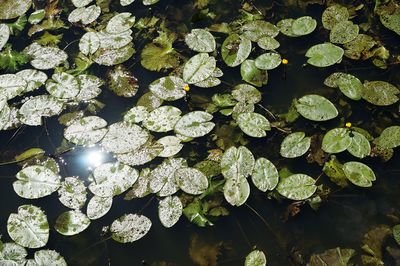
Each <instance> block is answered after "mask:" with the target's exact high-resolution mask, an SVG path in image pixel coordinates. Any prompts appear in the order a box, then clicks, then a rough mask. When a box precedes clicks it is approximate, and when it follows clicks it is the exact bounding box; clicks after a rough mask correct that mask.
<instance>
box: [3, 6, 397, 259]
mask: <svg viewBox="0 0 400 266" xmlns="http://www.w3.org/2000/svg"><path fill="white" fill-rule="evenodd" d="M140 2H141V1H138V0H137V1H136V2H135V3H134V4H133V5H130V6H128V7H124V8H121V7H117V9H116V11H119V12H122V11H127V12H132V13H133V14H134V15H136V17H137V19H138V18H140V17H144V16H151V15H155V16H165V17H166V19H167V20H168V21H170V24H169V27H172V29H171V30H172V31H175V30H176V31H184V29H182V27H183V25H184V26H185V27H187V28H189V29H190V28H205V27H207V26H209V25H211V24H214V23H221V22H223V21H226V22H230V21H232V20H233V19H235V18H236V17H237V16H238V10H239V9H240V8H241V6H242V4H243V3H244V2H246V1H243V3H242V1H211V2H218V3H215V4H210V6H209V11H211V12H213V13H215V14H216V16H215V18H214V19H210V18H207V16H206V15H204V14H207V12H205V13H203V14H201V13H200V12H199V10H198V9H196V8H194V6H193V3H192V2H191V1H178V0H176V1H164V0H161V1H160V3H158V4H156V5H154V6H151V7H145V6H143V5H142V4H141V3H140ZM247 2H248V3H252V4H254V7H257V9H259V10H260V12H262V13H264V12H266V17H267V18H266V20H267V21H270V22H272V23H277V22H278V21H279V20H280V19H282V18H290V17H293V18H296V17H300V16H305V15H308V16H312V17H313V18H315V19H316V20H317V23H318V26H317V29H316V31H315V32H313V33H312V34H310V35H307V36H304V37H299V38H289V37H286V36H284V35H281V34H280V35H279V36H278V37H277V40H278V41H279V42H280V43H281V46H280V48H278V49H277V51H278V52H279V53H280V54H281V56H282V58H287V59H288V61H289V63H288V64H287V65H280V66H279V67H278V68H276V69H273V70H271V71H269V76H268V84H267V85H263V86H262V87H260V88H258V89H259V90H260V91H261V92H262V101H261V102H260V104H261V105H262V106H263V107H265V108H267V109H268V110H269V111H271V112H272V113H274V114H275V115H279V114H284V113H286V112H287V111H288V108H289V106H290V105H291V103H292V100H293V99H294V98H299V97H301V96H303V95H306V94H319V95H323V96H325V97H327V98H329V99H330V100H331V101H332V102H334V103H335V104H336V105H337V106H339V105H340V108H342V109H340V111H339V112H340V116H339V117H338V118H336V119H335V120H332V121H328V122H322V123H319V124H318V126H316V123H315V122H312V121H309V120H306V119H304V118H299V119H298V120H297V121H296V122H294V123H293V124H287V125H285V126H286V127H287V128H289V129H291V128H294V131H305V132H306V133H307V135H310V136H311V135H313V134H320V132H323V131H324V130H325V131H327V130H328V129H331V128H334V127H340V126H343V125H344V123H345V122H348V121H349V122H352V123H353V124H354V125H357V126H358V127H361V128H364V129H366V130H368V131H369V132H370V133H371V134H372V135H373V136H374V137H377V136H379V133H380V132H381V130H382V129H383V128H385V127H387V126H389V125H399V122H400V120H399V113H398V109H399V105H398V103H395V104H394V105H391V106H388V107H382V108H381V107H374V106H372V105H369V104H367V103H366V102H365V101H351V100H349V99H348V98H345V97H344V96H343V95H341V94H340V93H338V90H337V89H332V88H328V87H327V86H325V85H324V80H325V78H326V77H327V76H329V75H330V74H331V73H333V72H339V71H341V72H346V73H349V74H352V75H354V76H356V77H358V78H359V79H360V80H361V81H364V80H383V81H388V82H390V83H391V84H394V85H397V86H398V84H399V81H400V78H399V77H400V71H399V68H398V66H397V67H396V66H389V67H388V68H387V69H379V68H378V67H375V66H374V65H373V64H372V62H371V60H365V61H357V60H348V59H343V61H342V63H340V64H335V65H333V66H330V67H326V68H316V67H313V66H311V65H306V66H305V64H306V61H307V58H306V57H305V56H304V54H305V53H306V51H307V50H308V48H309V47H311V46H312V45H314V44H317V43H322V42H326V41H328V40H329V37H327V36H328V34H327V33H326V30H324V29H323V28H322V26H321V14H322V12H323V11H324V9H325V8H326V5H324V4H319V3H318V2H319V1H313V2H316V3H314V4H310V5H308V6H306V5H300V6H298V5H296V4H295V3H292V2H295V1H282V2H280V1H274V2H271V1H253V2H252V1H247ZM299 2H302V1H299ZM359 3H364V2H363V1H357V4H359ZM347 4H353V5H356V4H355V2H354V3H353V2H351V3H350V2H348V3H347ZM364 4H365V5H366V6H368V8H370V6H371V4H370V3H367V2H365V3H364ZM116 6H118V5H116ZM252 12H255V11H254V10H253V11H252ZM360 13H361V12H360ZM366 13H368V12H366ZM357 20H360V21H364V20H365V18H363V17H362V15H360V16H359V17H357V18H356V19H355V21H357ZM173 27H176V29H175V28H173ZM374 34H376V35H373V36H380V37H379V38H381V39H380V40H381V41H382V42H383V44H384V45H385V46H386V47H387V48H388V49H389V50H391V52H392V53H393V54H397V55H398V54H399V50H398V47H399V45H398V44H399V43H400V42H399V41H400V38H399V36H398V35H396V34H395V33H393V32H390V31H389V30H386V29H381V30H380V31H379V32H374ZM25 36H26V35H25ZM77 36H78V37H77ZM79 36H81V34H77V33H76V32H73V31H72V30H71V32H67V33H65V36H64V39H63V41H62V42H61V43H60V44H59V47H60V48H64V47H66V46H67V43H69V42H72V41H74V40H76V39H77V38H79ZM215 37H216V39H217V43H219V45H220V44H221V43H222V41H223V40H224V38H226V35H224V34H220V33H216V34H215ZM327 38H328V39H327ZM22 40H23V41H19V40H18V39H17V38H13V39H11V40H10V42H11V43H15V46H16V47H21V48H24V47H25V46H27V45H29V44H30V43H31V42H32V40H31V39H29V38H26V37H24V38H23V39H22ZM147 42H149V40H145V41H141V40H134V43H135V46H136V50H137V53H136V54H135V55H134V56H133V58H131V59H130V60H129V61H127V62H126V63H124V65H125V66H127V67H129V69H130V70H131V71H132V73H133V74H134V75H135V77H136V78H137V79H138V85H139V92H138V93H137V95H135V96H134V97H132V98H124V97H119V96H116V95H115V94H114V93H113V92H111V91H110V90H108V89H107V86H108V85H104V86H103V87H102V89H103V91H102V93H101V94H100V95H99V96H98V97H97V100H98V101H100V102H102V103H104V104H105V106H104V108H102V109H101V110H99V112H98V113H97V115H98V116H100V117H102V118H104V119H105V120H106V121H107V122H108V124H109V125H110V124H112V123H115V122H117V121H120V120H121V119H122V117H123V114H124V113H125V112H126V111H127V110H129V109H130V108H131V107H132V106H134V105H135V104H136V102H137V100H138V99H139V98H140V96H141V95H143V94H144V93H146V92H148V86H149V84H150V83H151V82H152V81H154V80H156V79H158V78H160V77H163V76H166V75H167V73H168V72H165V73H164V72H152V71H148V70H146V69H144V68H143V67H142V66H141V65H140V62H139V60H140V59H139V55H140V53H139V52H140V50H141V49H142V48H143V46H144V43H147ZM78 49H79V48H78V43H77V42H75V43H71V45H68V47H66V52H67V53H68V54H74V53H76V51H77V50H78ZM176 49H177V50H178V51H180V52H182V54H184V55H185V56H186V57H188V58H190V57H191V56H193V55H194V54H195V53H194V52H191V51H190V50H188V49H187V47H185V44H184V42H182V40H180V41H178V42H177V44H176ZM217 51H218V52H217V54H219V51H220V47H219V46H218V47H217ZM216 56H217V57H218V55H216ZM218 60H219V61H218V63H217V64H218V66H219V67H220V68H221V69H222V71H223V72H224V76H223V78H222V80H223V83H222V84H221V85H219V86H218V87H216V88H206V89H204V88H197V87H195V86H191V89H190V91H189V92H188V97H187V99H186V101H184V100H179V101H177V102H176V103H173V105H174V106H178V107H179V108H182V109H185V108H186V109H194V110H199V106H200V104H199V101H200V100H202V99H203V98H205V99H208V100H209V99H210V98H211V96H212V95H213V94H214V93H216V92H218V93H226V92H229V91H230V90H231V88H232V85H236V84H239V83H243V81H242V77H241V74H240V67H236V68H229V67H227V66H226V65H224V64H223V62H222V60H221V59H220V57H219V59H218ZM220 61H221V62H220ZM106 70H107V67H103V66H98V65H93V66H91V68H90V73H92V74H96V75H97V76H98V77H100V78H102V79H107V76H106ZM49 73H51V72H49ZM50 75H51V74H49V76H50ZM41 90H42V91H40V92H38V94H43V91H44V89H41ZM21 99H22V98H20V99H19V100H21ZM16 102H17V101H16ZM258 112H259V113H261V114H263V115H266V116H267V117H268V113H267V112H265V111H264V110H263V108H261V107H260V108H259V110H258ZM214 120H215V121H217V122H216V123H220V125H222V124H224V123H226V121H228V119H227V118H226V117H224V116H222V115H220V114H215V116H214ZM278 120H279V118H278ZM215 121H214V122H215ZM64 129H65V126H63V125H60V124H59V122H58V120H57V116H55V117H50V118H46V119H45V123H44V125H43V126H36V127H31V126H21V127H19V128H17V129H12V130H7V131H0V161H1V162H6V161H10V160H12V159H13V158H14V156H15V155H18V154H20V153H21V152H23V151H25V150H27V149H29V148H33V147H40V148H42V149H43V150H45V152H46V154H47V155H54V154H57V153H58V152H59V147H60V146H61V143H62V142H63V139H64V136H63V132H64ZM284 136H285V134H284V133H282V132H281V131H279V130H277V129H272V131H270V132H267V137H266V138H251V137H245V139H246V140H247V143H246V147H248V148H249V149H250V150H251V151H252V153H253V154H254V156H255V157H256V158H259V157H266V158H268V159H270V160H271V161H272V162H274V164H275V165H276V166H277V168H278V169H279V170H280V169H282V168H284V167H287V168H289V169H290V171H291V172H293V173H307V174H308V175H309V176H311V177H313V178H315V179H317V178H318V185H321V184H324V185H325V186H326V187H329V188H330V192H329V193H328V195H327V196H326V198H324V199H323V200H322V203H321V205H320V207H319V208H318V210H313V209H312V208H311V207H310V206H309V204H308V203H307V202H305V201H303V202H301V203H300V204H299V205H298V207H299V209H297V208H296V206H294V205H291V203H293V201H291V200H288V199H284V198H282V197H281V198H280V199H279V200H277V199H275V198H274V197H273V196H271V195H269V194H267V193H264V192H261V191H259V190H257V189H256V188H255V187H254V186H253V185H252V184H251V193H250V196H249V198H248V200H247V201H246V203H245V204H244V205H242V206H240V207H232V206H228V204H225V205H224V206H225V207H226V208H227V209H228V210H229V212H230V214H229V216H226V217H221V218H218V219H216V220H215V221H214V225H213V226H206V227H204V228H201V227H198V226H196V225H195V224H192V223H190V222H189V221H188V219H186V217H183V216H182V217H181V218H180V220H179V222H178V223H177V224H176V225H175V226H173V227H172V228H169V229H167V228H164V227H163V226H162V224H161V223H160V221H159V219H158V215H157V207H158V200H159V199H158V198H157V197H155V196H153V195H148V196H146V197H145V198H142V199H134V200H131V201H127V200H124V196H123V195H120V196H117V197H115V198H114V202H113V207H112V208H111V210H110V211H109V212H108V213H107V214H106V215H105V216H104V217H102V218H101V219H98V220H95V221H92V223H91V225H90V226H89V228H88V229H86V230H85V231H84V232H82V233H80V234H78V235H75V236H63V235H60V234H58V233H57V232H56V231H55V230H54V229H53V225H54V223H55V220H56V219H57V217H58V216H59V215H60V214H61V213H62V212H64V211H67V208H66V207H64V206H63V205H62V204H61V203H60V202H59V200H58V195H57V193H53V194H52V195H50V196H47V197H44V198H41V199H34V200H28V199H23V198H21V197H19V196H18V195H17V194H16V193H15V192H14V190H13V186H12V184H13V182H14V181H15V174H16V173H17V172H18V171H20V170H21V165H19V164H10V165H2V166H0V195H1V199H2V200H1V204H0V234H1V235H2V238H1V240H2V241H3V242H9V241H11V239H10V238H9V236H8V233H7V219H8V216H9V215H10V213H15V212H16V211H17V208H18V206H20V205H23V204H33V205H35V206H39V207H41V208H42V209H43V210H44V211H45V213H46V215H47V219H48V221H49V224H50V238H49V241H48V243H47V246H46V247H47V248H49V249H54V250H57V251H58V252H59V253H60V254H61V255H62V256H63V257H64V258H65V260H66V261H67V263H68V264H69V265H214V264H213V263H212V262H210V261H217V265H243V263H244V260H245V257H246V255H247V254H248V253H249V252H250V251H251V250H252V249H253V248H254V247H256V248H257V249H258V250H261V251H263V252H264V253H265V254H266V257H267V260H268V265H305V263H306V262H307V261H308V260H309V258H310V256H311V255H312V254H315V253H322V252H323V251H325V250H328V249H331V248H336V247H341V248H351V249H355V251H356V253H357V254H358V255H357V256H356V257H355V261H356V262H358V263H360V261H361V260H360V257H359V255H361V254H366V253H365V251H363V250H362V248H361V246H362V245H363V243H362V240H363V237H364V235H365V234H366V233H367V232H368V231H369V230H371V229H372V228H375V227H376V226H378V225H382V224H383V225H387V226H389V227H392V226H393V225H395V224H396V223H399V221H400V201H399V195H398V193H399V191H400V154H399V151H398V149H397V150H396V149H395V152H394V155H393V158H391V159H390V160H389V161H388V162H385V163H383V162H381V161H380V160H379V159H377V158H366V159H363V160H362V161H363V162H366V163H367V164H368V165H369V166H370V167H371V168H372V169H373V170H374V172H375V174H376V176H377V180H376V181H375V182H374V183H373V186H372V187H370V188H361V187H356V186H354V185H350V186H348V187H347V188H340V187H339V186H335V185H334V184H333V183H332V182H331V181H330V180H329V178H328V177H327V176H326V175H322V176H320V175H321V173H322V166H320V165H318V164H317V163H315V162H314V163H309V162H308V161H307V158H306V157H307V156H302V157H299V158H296V159H285V158H282V157H281V156H280V155H279V146H280V143H281V141H282V139H283V137H284ZM64 141H65V140H64ZM236 145H237V146H238V144H236ZM69 146H70V147H72V146H73V145H69ZM211 148H217V147H216V145H215V144H213V143H211V144H210V139H209V138H207V137H203V138H198V139H196V141H194V142H189V143H188V144H187V145H185V147H184V149H183V150H182V151H181V152H180V154H179V156H182V157H184V158H188V160H189V164H190V165H193V164H195V163H196V162H197V161H200V160H203V159H204V158H206V157H207V150H209V149H211ZM199 158H200V159H199ZM338 158H340V160H341V161H342V162H345V161H349V160H354V158H353V159H351V158H352V157H351V156H350V155H349V154H344V155H343V154H341V155H338ZM56 159H57V161H58V163H59V165H60V169H61V176H62V177H66V176H79V178H80V179H81V180H83V181H84V182H85V183H86V184H88V183H89V182H90V179H89V178H90V174H91V171H92V169H93V168H95V167H96V166H97V165H98V164H101V163H104V162H112V161H115V158H114V157H113V156H112V155H111V154H110V153H106V152H105V151H103V150H102V149H101V148H100V146H99V145H98V144H97V145H94V146H91V147H82V146H81V147H79V146H77V147H76V148H75V149H73V150H70V151H67V152H65V153H63V154H61V155H59V156H57V157H56ZM160 162H161V160H158V159H157V160H156V161H154V162H151V164H149V165H146V167H147V166H155V165H157V163H160ZM141 168H142V166H138V167H137V169H138V170H140V169H141ZM319 176H320V177H319ZM290 207H292V208H291V209H290ZM293 208H294V209H293ZM84 209H85V208H84ZM288 210H291V214H292V215H293V216H292V215H290V214H289V215H288V213H289V212H290V211H288ZM297 211H298V213H297ZM125 213H141V214H143V215H145V216H147V217H148V218H149V219H150V220H151V221H152V222H153V225H152V228H151V230H150V231H149V233H148V234H147V235H146V236H145V237H144V238H142V239H140V240H139V241H136V242H134V243H127V244H122V243H117V242H116V241H113V240H112V239H106V238H107V237H106V236H105V237H103V236H102V233H101V232H102V229H103V227H104V226H108V225H110V224H111V223H112V222H113V221H114V220H115V219H116V218H117V217H120V216H122V215H123V214H125ZM388 246H390V247H392V248H396V249H397V250H398V249H399V246H398V245H397V246H396V243H395V241H394V239H392V238H386V240H385V242H384V245H383V246H382V251H383V259H382V260H383V261H384V262H385V265H399V264H398V263H399V262H400V259H399V258H398V257H397V261H396V258H393V257H392V256H390V254H389V253H388V252H387V251H385V250H386V247H388ZM33 253H34V250H33V251H32V250H29V254H30V255H32V254H33ZM215 258H217V259H216V260H215ZM202 261H203V262H202ZM396 263H397V264H396ZM0 264H1V263H0ZM371 265H373V264H371Z"/></svg>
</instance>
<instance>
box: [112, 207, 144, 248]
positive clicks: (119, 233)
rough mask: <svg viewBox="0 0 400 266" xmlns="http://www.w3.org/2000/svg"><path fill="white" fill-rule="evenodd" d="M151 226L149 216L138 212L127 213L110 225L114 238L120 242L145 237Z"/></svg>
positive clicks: (128, 241) (129, 241)
mask: <svg viewBox="0 0 400 266" xmlns="http://www.w3.org/2000/svg"><path fill="white" fill-rule="evenodd" d="M150 228H151V221H150V219H149V218H147V217H146V216H143V215H138V214H125V215H123V216H121V217H120V218H118V219H117V220H115V221H114V222H113V223H112V224H111V227H110V231H111V236H112V238H113V239H114V240H115V241H117V242H120V243H131V242H134V241H137V240H139V239H141V238H142V237H144V236H145V235H146V234H147V233H148V232H149V230H150Z"/></svg>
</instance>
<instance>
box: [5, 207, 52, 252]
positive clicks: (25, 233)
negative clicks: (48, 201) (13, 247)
mask: <svg viewBox="0 0 400 266" xmlns="http://www.w3.org/2000/svg"><path fill="white" fill-rule="evenodd" d="M49 231H50V230H49V223H48V222H47V217H46V214H45V213H44V212H43V211H42V210H41V209H40V208H39V207H36V206H34V205H22V206H19V207H18V213H11V214H10V216H9V217H8V220H7V232H8V234H9V236H10V237H11V239H12V240H14V242H15V243H17V244H18V245H21V246H23V247H26V248H41V247H44V246H45V245H46V244H47V241H48V239H49Z"/></svg>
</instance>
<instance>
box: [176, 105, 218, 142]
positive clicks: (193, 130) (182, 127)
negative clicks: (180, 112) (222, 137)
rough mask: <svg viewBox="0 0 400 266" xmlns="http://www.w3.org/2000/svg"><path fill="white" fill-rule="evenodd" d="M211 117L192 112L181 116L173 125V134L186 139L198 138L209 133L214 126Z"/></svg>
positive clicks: (199, 112) (204, 113)
mask: <svg viewBox="0 0 400 266" xmlns="http://www.w3.org/2000/svg"><path fill="white" fill-rule="evenodd" d="M212 118H213V116H212V115H211V114H209V113H206V112H203V111H193V112H190V113H187V114H185V115H184V116H182V117H181V118H180V119H179V121H178V122H177V123H176V125H175V128H174V130H175V132H176V133H178V134H181V135H184V136H186V137H191V138H198V137H202V136H204V135H207V134H208V133H210V131H211V130H212V129H213V128H214V126H215V124H214V123H213V122H210V121H211V120H212Z"/></svg>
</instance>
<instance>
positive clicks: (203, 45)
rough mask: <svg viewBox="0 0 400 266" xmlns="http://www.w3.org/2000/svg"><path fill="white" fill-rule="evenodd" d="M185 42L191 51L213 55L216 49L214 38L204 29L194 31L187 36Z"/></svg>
mask: <svg viewBox="0 0 400 266" xmlns="http://www.w3.org/2000/svg"><path fill="white" fill-rule="evenodd" d="M185 42H186V44H187V46H189V48H190V49H192V50H193V51H195V52H199V53H211V52H212V51H214V50H215V47H216V43H215V39H214V36H212V34H211V33H210V32H209V31H207V30H204V29H192V30H191V31H190V33H189V34H188V35H186V37H185Z"/></svg>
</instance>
